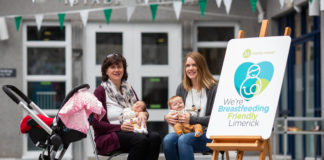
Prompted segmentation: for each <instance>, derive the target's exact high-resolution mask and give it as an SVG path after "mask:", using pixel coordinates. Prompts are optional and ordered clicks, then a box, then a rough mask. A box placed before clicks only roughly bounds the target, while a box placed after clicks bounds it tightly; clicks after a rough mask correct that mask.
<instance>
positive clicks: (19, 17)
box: [15, 16, 22, 31]
mask: <svg viewBox="0 0 324 160" xmlns="http://www.w3.org/2000/svg"><path fill="white" fill-rule="evenodd" d="M21 19H22V17H21V16H17V17H15V22H16V30H17V31H19V28H20V22H21Z"/></svg>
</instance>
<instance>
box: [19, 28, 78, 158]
mask: <svg viewBox="0 0 324 160" xmlns="http://www.w3.org/2000/svg"><path fill="white" fill-rule="evenodd" d="M23 33H24V38H23V68H24V70H23V74H24V86H25V87H24V91H25V93H27V96H28V97H29V98H30V99H31V100H32V101H33V102H34V103H35V104H36V105H37V106H39V107H40V108H41V109H42V110H43V111H44V112H45V113H47V114H48V115H49V116H55V115H56V114H57V112H58V109H59V108H60V107H61V105H62V102H63V100H64V98H65V95H66V93H67V92H69V91H70V90H71V81H72V77H71V75H72V74H71V72H72V71H71V68H72V61H71V59H72V57H71V28H70V25H69V24H65V26H64V28H63V30H61V29H60V26H58V25H56V24H54V23H53V24H43V26H42V27H41V29H40V30H39V31H38V30H37V27H36V25H34V24H28V23H26V24H24V32H23ZM25 137H27V136H25ZM24 146H25V147H24V150H25V151H24V152H23V153H24V155H23V156H24V158H31V159H35V158H36V156H38V155H39V148H37V147H35V145H34V144H32V142H31V141H30V139H29V138H28V139H27V138H24ZM69 152H70V151H69Z"/></svg>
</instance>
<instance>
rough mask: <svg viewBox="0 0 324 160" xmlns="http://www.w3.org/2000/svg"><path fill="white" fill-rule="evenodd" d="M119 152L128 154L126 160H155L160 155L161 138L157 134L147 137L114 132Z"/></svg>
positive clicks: (153, 133) (149, 134) (138, 134)
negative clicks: (118, 144) (117, 140)
mask: <svg viewBox="0 0 324 160" xmlns="http://www.w3.org/2000/svg"><path fill="white" fill-rule="evenodd" d="M116 134H117V136H118V139H119V143H120V150H121V151H122V152H126V153H128V157H127V160H157V159H158V158H159V153H160V144H161V136H160V134H158V133H157V132H149V133H148V134H147V135H145V134H140V133H134V132H123V131H120V132H116Z"/></svg>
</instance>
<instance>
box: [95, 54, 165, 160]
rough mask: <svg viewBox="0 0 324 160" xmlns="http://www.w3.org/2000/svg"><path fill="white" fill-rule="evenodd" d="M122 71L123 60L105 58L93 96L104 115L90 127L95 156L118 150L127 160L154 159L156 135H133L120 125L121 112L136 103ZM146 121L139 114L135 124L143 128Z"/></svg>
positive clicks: (115, 56)
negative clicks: (126, 156) (92, 131)
mask: <svg viewBox="0 0 324 160" xmlns="http://www.w3.org/2000/svg"><path fill="white" fill-rule="evenodd" d="M126 69H127V64H126V60H125V58H124V57H123V56H121V55H119V54H110V55H108V56H107V57H106V58H105V60H104V62H103V64H102V66H101V72H102V83H101V85H100V86H98V87H97V89H96V90H95V92H94V95H95V96H96V97H97V98H98V100H99V101H100V102H101V103H102V105H103V106H104V108H105V109H106V111H107V113H106V115H105V117H104V118H103V119H102V120H101V121H97V120H95V119H94V121H93V123H92V125H93V129H94V132H95V142H96V147H97V150H98V153H99V154H100V155H105V154H107V153H109V152H112V151H115V150H121V151H123V152H127V153H129V154H128V158H127V159H128V160H155V159H158V156H159V151H160V144H161V137H160V135H159V134H158V133H156V132H149V133H148V134H147V135H145V134H139V133H134V132H133V131H134V127H133V125H132V124H131V123H123V124H120V121H119V118H120V115H121V113H122V111H123V109H124V108H127V107H131V106H132V105H133V104H134V103H135V102H136V101H137V100H138V98H137V96H136V93H135V92H134V90H133V88H132V87H131V85H130V84H129V83H128V82H127V81H126V80H127V71H126ZM147 118H148V113H147V112H140V113H139V115H138V119H139V122H138V124H139V125H140V124H141V122H144V124H146V121H147Z"/></svg>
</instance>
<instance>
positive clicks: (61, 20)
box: [57, 13, 65, 31]
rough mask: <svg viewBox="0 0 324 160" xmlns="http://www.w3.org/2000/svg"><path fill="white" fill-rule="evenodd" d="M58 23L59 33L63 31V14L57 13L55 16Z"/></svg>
mask: <svg viewBox="0 0 324 160" xmlns="http://www.w3.org/2000/svg"><path fill="white" fill-rule="evenodd" d="M57 16H58V19H59V22H60V29H61V31H62V30H63V25H64V19H65V13H59V14H57Z"/></svg>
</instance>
